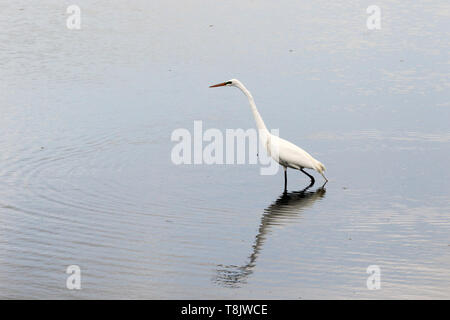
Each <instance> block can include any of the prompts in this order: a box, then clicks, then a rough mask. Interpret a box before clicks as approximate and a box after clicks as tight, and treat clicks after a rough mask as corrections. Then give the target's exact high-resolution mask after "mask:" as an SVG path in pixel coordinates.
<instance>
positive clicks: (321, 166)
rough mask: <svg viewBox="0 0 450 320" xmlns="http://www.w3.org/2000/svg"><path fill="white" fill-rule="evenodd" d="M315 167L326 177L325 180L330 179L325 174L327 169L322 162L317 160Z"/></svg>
mask: <svg viewBox="0 0 450 320" xmlns="http://www.w3.org/2000/svg"><path fill="white" fill-rule="evenodd" d="M315 169H316V171H317V172H319V173H320V174H321V175H322V177H323V178H324V179H325V181H327V182H328V179H327V178H326V177H325V175H324V174H323V172H324V171H325V166H324V165H323V164H322V163H320V162H319V161H317V163H316V166H315Z"/></svg>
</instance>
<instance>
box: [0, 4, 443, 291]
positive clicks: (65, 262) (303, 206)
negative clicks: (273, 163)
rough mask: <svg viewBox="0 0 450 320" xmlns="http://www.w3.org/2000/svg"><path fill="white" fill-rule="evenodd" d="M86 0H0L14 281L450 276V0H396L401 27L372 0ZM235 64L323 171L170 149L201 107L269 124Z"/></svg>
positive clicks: (266, 285) (273, 122)
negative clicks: (183, 158) (377, 24)
mask: <svg viewBox="0 0 450 320" xmlns="http://www.w3.org/2000/svg"><path fill="white" fill-rule="evenodd" d="M70 4H73V3H72V2H70V3H69V2H66V1H56V0H54V1H53V0H52V1H50V0H48V1H39V3H37V2H35V1H9V2H6V1H3V2H1V3H0V12H1V14H0V16H1V19H0V29H1V33H0V49H1V50H0V76H1V81H0V85H1V90H0V110H1V115H2V116H1V117H0V297H1V298H56V299H60V298H64V299H72V298H88V299H92V298H106V299H109V298H133V299H135V298H149V299H161V298H163V299H164V298H174V299H176V298H193V299H216V298H219V299H220V298H273V299H280V298H283V299H299V298H301V299H311V298H319V299H323V298H338V299H341V298H342V299H348V298H375V299H380V298H438V299H440V298H449V297H450V271H449V269H450V236H449V231H450V230H449V229H450V217H449V212H450V197H449V191H450V186H449V180H450V173H449V170H448V163H449V162H450V148H449V147H450V131H449V126H448V125H449V120H450V102H449V101H450V99H449V97H450V96H449V87H450V77H449V63H450V61H449V55H448V52H449V42H448V40H449V30H450V23H449V21H450V20H449V17H450V6H449V4H448V1H434V2H433V3H431V2H425V1H414V3H410V2H403V3H398V2H397V1H378V2H377V5H379V6H380V7H381V10H382V28H381V30H368V29H367V27H366V19H367V17H368V14H367V13H366V8H367V7H368V6H369V5H371V4H373V3H371V2H367V1H363V2H361V3H358V4H356V5H355V4H354V1H344V2H339V3H333V2H329V1H313V2H300V1H277V2H273V1H272V2H269V1H267V2H261V1H258V2H255V1H242V0H239V1H234V0H229V1H226V2H211V1H193V2H189V4H187V3H181V2H177V1H151V2H149V1H127V2H124V1H81V0H80V1H76V4H77V5H79V6H80V8H81V14H82V23H81V30H68V29H67V28H66V18H67V17H68V14H66V8H67V6H68V5H70ZM230 78H238V79H240V80H241V81H243V82H244V83H245V84H246V85H247V87H248V88H249V89H250V90H251V91H252V93H253V95H254V97H255V100H256V103H257V105H258V108H259V111H260V113H261V114H262V116H263V118H264V120H265V122H266V124H267V125H268V126H269V127H270V128H279V129H280V135H281V136H282V137H284V138H286V139H288V140H291V141H292V142H294V143H296V144H299V145H300V146H302V147H303V148H305V149H306V150H308V151H309V152H310V153H311V154H312V155H314V156H315V157H317V158H318V159H319V160H320V161H322V162H323V163H324V164H325V165H326V167H327V176H328V178H329V179H330V182H329V183H328V184H327V185H326V186H325V187H324V188H321V187H320V185H321V182H322V180H321V177H320V176H318V175H316V176H317V183H316V185H315V186H314V187H312V188H310V189H308V190H306V191H304V192H301V190H302V189H303V188H304V187H305V186H306V185H307V184H308V181H307V179H306V177H304V176H303V175H301V174H300V173H298V172H294V171H289V192H290V193H288V194H287V195H283V194H282V187H283V174H282V171H280V172H279V173H278V174H277V175H274V176H262V175H260V174H259V166H258V165H250V164H247V165H210V166H208V165H181V166H176V165H174V164H173V163H172V161H171V158H170V154H171V150H172V147H173V146H174V145H175V143H174V142H172V141H171V140H170V136H171V133H172V131H173V130H175V129H177V128H187V129H189V130H190V131H192V130H193V124H194V120H202V121H203V126H204V128H205V129H206V128H218V129H220V130H225V129H227V128H232V129H233V128H244V129H247V128H252V127H254V121H253V118H252V116H251V112H250V110H249V108H248V105H247V101H246V100H245V97H243V96H242V94H241V93H239V92H238V91H237V89H228V88H222V89H214V90H213V89H208V85H210V84H213V83H217V82H221V81H225V80H228V79H230ZM69 265H78V266H79V267H80V268H81V272H82V273H81V286H82V289H81V290H68V289H67V288H66V279H67V277H68V275H67V274H66V273H65V271H66V268H67V267H68V266H69ZM369 265H378V266H379V267H380V269H381V289H379V290H368V289H367V287H366V280H367V277H368V276H369V275H368V274H367V273H366V269H367V267H368V266H369Z"/></svg>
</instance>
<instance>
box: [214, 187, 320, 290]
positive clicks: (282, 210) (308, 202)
mask: <svg viewBox="0 0 450 320" xmlns="http://www.w3.org/2000/svg"><path fill="white" fill-rule="evenodd" d="M311 186H312V184H311V185H309V186H308V187H306V188H305V189H303V190H301V191H294V192H286V191H285V192H283V193H282V194H281V196H280V197H278V199H277V200H275V201H274V202H273V203H272V204H271V205H270V206H269V207H267V208H266V209H265V210H264V214H263V216H262V218H261V223H260V226H259V229H258V234H257V235H256V237H255V241H254V243H253V246H252V251H251V254H250V256H249V257H248V260H247V263H246V264H244V265H242V266H236V265H218V268H217V274H216V276H215V278H214V282H216V283H217V284H218V285H221V286H225V287H239V286H240V285H241V284H244V283H246V281H247V278H248V276H249V275H251V274H252V272H253V268H254V267H255V265H256V258H257V257H258V254H259V252H260V251H261V248H262V246H263V244H264V241H265V240H266V236H267V234H268V233H270V228H271V226H273V225H282V224H285V223H288V222H289V220H291V219H295V218H298V217H299V214H300V213H301V212H302V211H303V210H305V209H307V208H309V207H311V206H312V205H313V204H314V202H316V201H317V200H319V199H322V198H323V197H324V196H325V192H326V190H325V188H324V186H325V185H323V186H322V187H320V188H318V189H317V190H315V191H307V190H308V189H309V188H310V187H311Z"/></svg>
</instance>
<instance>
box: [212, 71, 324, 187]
mask: <svg viewBox="0 0 450 320" xmlns="http://www.w3.org/2000/svg"><path fill="white" fill-rule="evenodd" d="M223 86H228V87H236V88H239V89H241V91H242V92H243V93H244V94H245V95H246V96H247V98H248V102H249V103H250V108H251V110H252V113H253V117H254V118H255V121H256V126H257V127H258V130H259V135H260V139H261V142H262V144H263V145H264V147H265V149H266V151H267V154H268V155H270V156H271V157H272V158H273V159H274V160H275V161H277V162H278V163H279V164H280V165H281V166H283V168H284V189H285V190H286V189H287V168H292V169H296V170H300V171H301V172H303V173H304V174H306V175H307V176H308V177H309V178H310V179H311V184H310V186H312V185H313V184H314V182H315V180H314V177H313V176H312V175H310V174H309V173H307V172H306V171H304V169H305V168H307V169H313V170H316V171H317V172H319V173H320V174H321V175H322V177H323V178H324V179H325V182H328V179H327V178H326V177H325V175H324V174H323V172H324V171H325V166H324V165H323V164H322V163H321V162H320V161H318V160H316V159H314V158H313V157H312V156H311V155H310V154H309V153H308V152H306V151H305V150H303V149H302V148H300V147H298V146H296V145H295V144H293V143H291V142H289V141H286V140H284V139H282V138H280V137H278V136H276V135H273V134H271V133H270V132H269V131H268V130H267V127H266V125H265V124H264V121H263V119H262V118H261V115H260V114H259V112H258V110H257V109H256V105H255V101H254V100H253V96H252V94H251V93H250V91H248V90H247V88H246V87H245V86H244V85H243V84H242V83H241V82H240V81H239V80H237V79H231V80H228V81H226V82H222V83H219V84H216V85H213V86H210V88H216V87H223Z"/></svg>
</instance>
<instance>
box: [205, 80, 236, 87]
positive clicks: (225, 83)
mask: <svg viewBox="0 0 450 320" xmlns="http://www.w3.org/2000/svg"><path fill="white" fill-rule="evenodd" d="M227 84H231V81H227V82H222V83H218V84H215V85H213V86H209V87H210V88H217V87H223V86H226V85H227Z"/></svg>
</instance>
